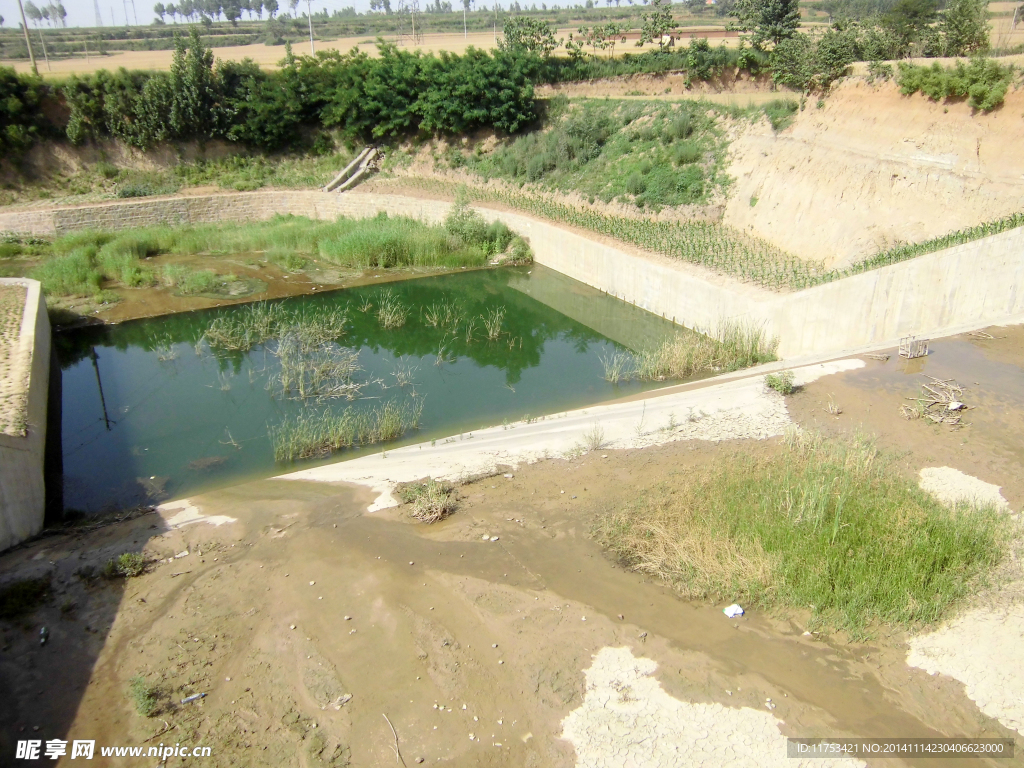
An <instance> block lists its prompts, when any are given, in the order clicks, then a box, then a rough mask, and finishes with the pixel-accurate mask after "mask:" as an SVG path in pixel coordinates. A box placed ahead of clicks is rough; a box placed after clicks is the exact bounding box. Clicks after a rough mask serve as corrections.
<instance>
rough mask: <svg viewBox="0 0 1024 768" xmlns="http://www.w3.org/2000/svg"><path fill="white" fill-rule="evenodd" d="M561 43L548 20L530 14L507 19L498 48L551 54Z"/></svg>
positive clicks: (509, 50) (515, 51) (518, 51)
mask: <svg viewBox="0 0 1024 768" xmlns="http://www.w3.org/2000/svg"><path fill="white" fill-rule="evenodd" d="M560 44H561V41H560V40H556V39H555V35H554V33H553V32H552V31H551V28H550V27H549V26H548V23H547V22H546V21H541V20H540V19H533V18H530V17H529V16H509V17H506V19H505V26H504V28H503V30H502V36H501V39H500V40H499V41H498V49H499V50H501V51H506V52H508V53H513V54H515V53H534V54H537V55H538V56H545V57H547V56H550V55H551V52H552V51H553V50H555V48H557V47H558V46H559V45H560Z"/></svg>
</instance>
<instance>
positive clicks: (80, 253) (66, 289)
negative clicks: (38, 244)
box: [31, 246, 103, 296]
mask: <svg viewBox="0 0 1024 768" xmlns="http://www.w3.org/2000/svg"><path fill="white" fill-rule="evenodd" d="M97 253H98V249H97V248H96V247H95V246H83V247H80V248H76V249H74V250H73V251H71V252H70V253H68V254H66V255H62V256H55V257H53V258H51V259H49V260H48V261H46V262H44V263H43V264H41V265H40V266H38V267H36V269H34V270H33V271H32V273H31V276H32V277H33V278H34V279H36V280H38V281H39V282H40V283H42V286H43V291H45V292H46V294H47V295H49V296H93V295H95V294H96V293H98V292H99V291H100V288H101V286H102V283H103V273H102V272H101V271H100V269H99V265H98V264H97V263H96V255H97Z"/></svg>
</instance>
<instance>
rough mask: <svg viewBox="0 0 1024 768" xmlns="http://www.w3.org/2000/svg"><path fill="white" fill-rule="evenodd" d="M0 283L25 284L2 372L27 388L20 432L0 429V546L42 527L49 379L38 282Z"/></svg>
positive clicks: (45, 328) (47, 323)
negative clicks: (18, 321)
mask: <svg viewBox="0 0 1024 768" xmlns="http://www.w3.org/2000/svg"><path fill="white" fill-rule="evenodd" d="M3 283H7V284H10V283H15V284H21V285H25V286H26V288H27V291H26V297H25V309H24V314H23V315H22V320H21V332H20V334H19V336H18V341H17V343H16V345H15V349H14V351H13V355H12V364H11V366H10V367H9V369H8V375H9V376H10V378H11V380H12V381H14V382H16V383H17V384H18V385H19V386H22V387H24V388H25V389H26V390H27V394H28V396H27V398H26V401H25V413H24V417H25V423H26V425H27V426H26V428H25V434H24V435H8V434H3V433H0V550H4V549H7V548H8V547H11V546H13V545H15V544H17V543H18V542H21V541H24V540H25V539H27V538H29V537H30V536H34V535H35V534H37V533H39V531H41V530H42V528H43V515H44V512H45V502H46V497H45V493H44V485H43V451H44V448H45V445H46V401H47V386H48V384H49V378H50V321H49V319H48V317H47V315H46V304H45V303H44V302H43V297H42V291H41V290H40V287H39V283H38V282H36V281H35V280H21V279H0V284H3Z"/></svg>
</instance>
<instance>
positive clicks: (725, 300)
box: [0, 191, 1024, 358]
mask: <svg viewBox="0 0 1024 768" xmlns="http://www.w3.org/2000/svg"><path fill="white" fill-rule="evenodd" d="M450 206H451V204H450V203H446V202H441V201H435V200H420V199H415V198H408V197H400V196H395V195H373V194H360V193H347V194H325V193H321V192H316V191H277V192H248V193H238V194H225V195H212V196H206V197H185V198H172V199H163V200H160V199H154V200H141V201H131V202H114V203H105V204H102V205H88V206H77V207H68V208H55V209H51V210H49V211H13V212H7V213H0V230H12V231H17V232H25V233H28V232H32V233H34V234H60V233H64V232H68V231H72V230H75V229H83V228H90V227H91V228H110V229H124V228H130V227H141V226H151V225H155V224H199V223H208V222H217V221H247V220H258V219H266V218H270V217H271V216H273V215H274V214H278V213H281V214H296V215H304V216H310V217H313V218H334V217H336V216H339V215H347V216H356V217H364V216H372V215H374V214H375V213H377V212H378V211H387V212H388V213H389V214H393V215H397V214H403V215H408V216H414V217H416V218H420V219H423V220H425V221H430V222H436V221H440V220H441V219H442V218H444V216H445V215H446V213H447V212H448V210H449V208H450ZM478 210H480V211H481V213H483V214H484V216H485V217H486V218H488V219H496V218H497V219H501V220H502V221H504V222H505V223H506V224H508V225H509V226H510V227H511V228H512V229H514V230H516V231H517V232H519V233H521V234H523V235H524V236H526V237H527V238H528V239H529V240H530V244H531V246H532V247H533V250H534V253H535V255H536V259H537V262H538V263H540V264H544V265H545V266H548V267H551V268H552V269H555V270H557V271H559V272H561V273H563V274H565V275H568V276H569V277H572V278H574V279H576V280H579V281H580V282H583V283H586V284H587V285H590V286H593V287H595V288H598V289H600V290H602V291H605V292H607V293H610V294H612V295H614V296H617V297H619V298H621V299H624V300H625V301H628V302H630V303H633V304H636V305H637V306H639V307H642V308H644V309H646V310H648V311H650V312H653V313H655V314H658V315H662V316H664V317H666V318H668V319H672V320H675V321H676V322H678V323H680V324H683V325H686V326H688V327H692V328H701V329H713V328H714V327H716V326H717V325H718V324H719V323H720V322H721V321H723V320H739V321H743V322H748V323H753V324H757V325H763V326H764V327H765V328H766V330H767V331H768V332H769V333H771V334H773V335H776V336H778V337H779V339H780V347H779V352H780V354H781V355H782V356H783V357H787V358H788V357H799V356H803V355H811V354H822V353H829V352H836V353H839V352H842V351H844V350H849V349H858V348H862V347H869V346H873V345H874V346H882V345H887V344H889V343H895V342H896V341H897V340H898V339H899V337H900V336H904V335H908V334H915V335H919V336H937V335H941V334H943V333H949V332H956V331H959V330H963V329H964V328H966V327H981V326H984V325H989V324H993V323H999V322H1014V321H1024V229H1017V230H1013V231H1011V232H1004V233H1002V234H999V235H993V236H992V237H988V238H985V239H983V240H977V241H975V242H972V243H967V244H965V245H960V246H956V247H955V248H950V249H947V250H945V251H940V252H937V253H933V254H928V255H926V256H920V257H918V258H916V259H912V260H910V261H906V262H903V263H901V264H896V265H893V266H891V267H885V268H882V269H878V270H874V271H871V272H867V273H864V274H862V275H857V276H855V277H850V278H847V279H845V280H841V281H838V282H835V283H830V284H828V285H822V286H818V287H816V288H811V289H808V290H805V291H800V292H797V293H788V294H777V293H772V292H770V291H766V290H763V289H760V288H756V287H753V286H749V285H746V284H743V283H740V282H738V281H736V280H732V279H730V278H726V277H722V276H720V275H716V274H714V273H711V272H708V271H706V270H703V269H700V268H698V267H694V266H691V265H688V264H685V263H682V262H679V261H676V260H672V259H668V258H664V257H660V256H656V255H650V254H638V253H633V252H628V251H626V250H624V249H622V248H620V247H616V246H615V245H611V244H608V243H604V242H601V241H599V240H597V239H592V238H591V237H587V236H584V235H581V234H578V233H576V232H574V231H571V230H569V229H567V228H564V227H560V226H557V225H554V224H551V223H549V222H546V221H542V220H538V219H534V218H531V217H529V216H525V215H523V214H519V213H510V212H507V211H495V210H489V209H486V208H479V209H478ZM47 217H49V218H47Z"/></svg>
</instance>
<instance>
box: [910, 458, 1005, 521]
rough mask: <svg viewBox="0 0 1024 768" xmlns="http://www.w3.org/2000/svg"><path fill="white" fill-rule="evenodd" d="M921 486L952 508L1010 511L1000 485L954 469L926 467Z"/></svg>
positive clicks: (922, 473) (923, 471)
mask: <svg viewBox="0 0 1024 768" xmlns="http://www.w3.org/2000/svg"><path fill="white" fill-rule="evenodd" d="M919 485H920V486H921V489H922V490H925V491H927V492H928V493H930V494H931V495H932V496H934V497H935V498H936V499H938V500H939V501H941V502H942V503H943V504H946V505H947V506H950V507H953V506H956V505H957V504H967V505H969V506H972V507H987V506H992V507H995V508H996V509H998V510H1000V511H1002V512H1007V511H1009V509H1010V505H1009V503H1008V502H1007V501H1006V499H1004V498H1003V495H1002V494H1001V493H1000V492H999V491H1000V487H999V486H998V485H993V484H992V483H986V482H985V481H984V480H979V479H978V478H976V477H972V476H971V475H965V474H964V473H963V472H961V471H960V470H958V469H953V468H952V467H925V468H924V469H922V470H921V480H920V483H919Z"/></svg>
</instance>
